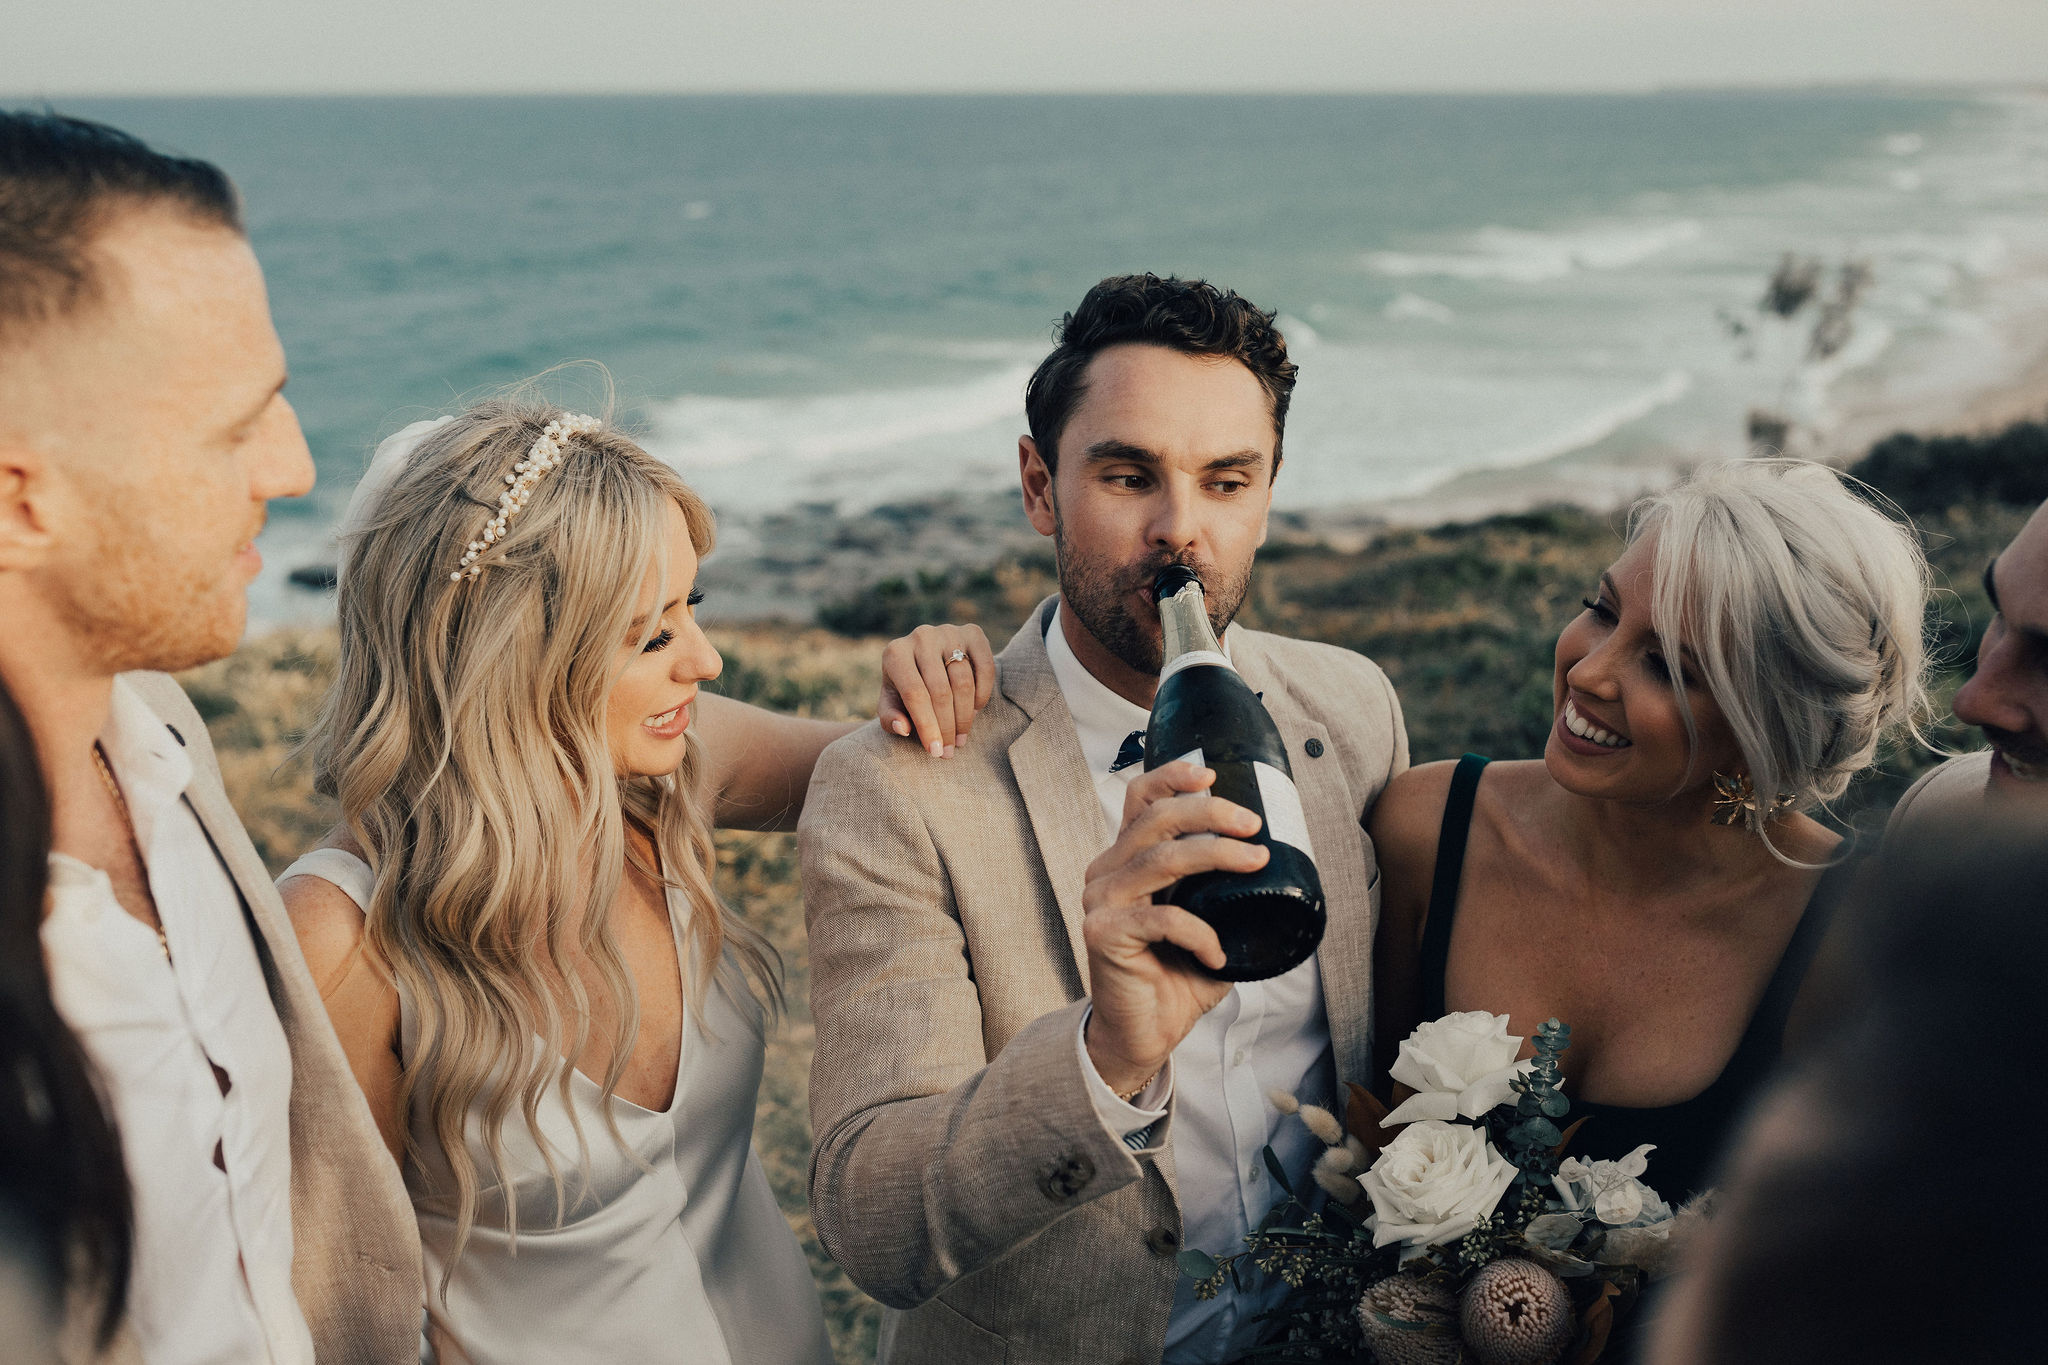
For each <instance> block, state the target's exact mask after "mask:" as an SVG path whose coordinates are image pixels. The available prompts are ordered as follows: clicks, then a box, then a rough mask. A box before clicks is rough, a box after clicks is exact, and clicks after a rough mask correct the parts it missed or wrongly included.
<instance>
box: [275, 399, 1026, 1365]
mask: <svg viewBox="0 0 2048 1365" xmlns="http://www.w3.org/2000/svg"><path fill="white" fill-rule="evenodd" d="M711 541H712V518H711V513H710V510H709V509H708V508H707V507H706V506H705V504H704V503H703V501H702V500H701V499H699V498H698V497H697V495H696V494H695V493H693V492H691V490H690V489H689V488H688V487H687V486H686V485H685V484H684V483H683V482H682V480H681V479H680V478H679V477H677V475H676V474H675V472H674V471H673V470H671V469H670V468H669V467H668V466H666V465H664V464H662V463H661V462H660V461H658V460H656V459H654V458H652V457H651V456H649V455H648V454H646V452H644V451H643V450H641V449H640V447H639V446H637V445H636V444H634V442H633V441H631V440H630V439H628V438H627V437H626V436H624V435H623V434H621V433H620V432H618V431H617V430H615V429H613V428H612V427H610V426H608V425H606V424H605V423H603V422H600V421H597V420H596V419H593V418H587V417H578V416H574V415H571V414H568V413H565V412H562V411H561V410H559V409H557V408H554V407H552V406H549V405H547V404H544V403H539V402H536V401H531V400H528V399H524V398H511V399H501V400H494V401H490V402H486V403H483V404H481V405H479V406H477V407H474V408H472V409H470V410H469V411H467V412H464V413H462V414H460V415H459V416H455V417H450V418H442V419H441V420H440V421H438V422H434V423H416V424H414V425H413V426H412V427H409V428H407V429H406V430H405V431H404V432H401V433H399V434H398V435H397V436H395V437H393V438H392V439H391V440H390V441H387V442H386V443H385V445H384V447H383V448H382V449H380V451H379V453H378V457H377V459H376V461H374V462H373V464H372V467H371V471H370V473H369V474H368V475H366V476H365V479H364V485H363V487H362V488H361V489H360V490H359V491H358V494H357V497H356V500H355V502H354V503H353V504H352V505H351V508H350V511H349V514H348V516H347V518H346V519H345V522H344V528H343V544H342V561H341V584H340V603H339V607H340V618H341V661H340V668H339V672H338V676H337V678H336V681H335V684H334V687H333V690H332V692H331V693H330V694H329V696H328V698H327V702H326V705H325V708H324V710H323V711H322V713H321V716H320V719H319V722H318V724H317V727H316V729H315V731H314V734H313V737H312V741H311V743H312V750H313V754H314V760H315V767H316V783H317V785H318V787H319V788H320V790H322V791H324V792H326V793H328V794H330V795H332V796H334V797H336V798H337V799H338V801H339V802H340V805H341V810H342V815H343V819H344V831H345V832H344V831H338V832H337V834H336V835H335V836H334V837H332V838H330V840H329V841H328V846H326V847H323V848H320V849H317V850H315V851H314V852H312V853H310V854H308V855H307V856H306V857H304V858H302V859H300V860H299V861H298V862H297V863H295V864H293V866H292V867H290V868H289V869H287V870H286V872H285V874H284V876H283V877H282V878H281V879H280V885H281V889H282V892H283V895H284V899H285V902H286V904H287V906H288V907H289V908H290V910H291V912H292V918H293V923H294V925H295V927H296V928H297V930H298V933H299V937H300V941H301V943H302V945H303V947H304V949H305V955H306V958H307V962H308V964H309V966H310V967H311V968H312V971H313V975H314V979H315V980H316V981H318V982H319V983H320V987H321V995H322V998H323V1000H324V1001H325V1003H326V1005H327V1008H328V1012H329V1014H330V1016H331V1017H332V1019H333V1021H334V1024H335V1028H336V1030H337V1032H338V1033H339V1034H340V1037H341V1041H342V1045H343V1048H344V1050H345V1051H346V1052H347V1054H348V1057H349V1060H350V1065H351V1067H352V1068H353V1070H354V1072H355V1075H356V1078H357V1080H358V1082H359V1083H360V1085H361V1086H362V1089H363V1092H364V1094H365V1096H366V1097H367V1098H368V1100H369V1103H370V1108H371V1110H372V1112H373V1114H374V1115H375V1117H376V1119H377V1123H378V1126H379V1128H380V1130H381V1131H382V1133H383V1134H384V1138H385V1141H386V1142H387V1143H388V1144H389V1146H390V1148H391V1152H392V1155H393V1157H394V1158H396V1159H397V1160H398V1161H399V1163H400V1165H401V1167H402V1169H403V1171H404V1174H405V1180H406V1185H407V1188H408V1189H409V1191H410V1192H411V1194H412V1198H413V1205H414V1210H415V1212H416V1214H417V1216H418V1220H419V1226H420V1234H421V1239H422V1244H423V1249H424V1252H425V1257H424V1263H425V1267H426V1284H425V1286H424V1290H425V1295H426V1302H427V1309H428V1318H429V1322H428V1337H429V1338H430V1340H431V1343H432V1345H433V1346H434V1348H435V1351H436V1355H437V1358H438V1359H439V1360H441V1361H443V1362H451V1361H469V1362H477V1365H485V1363H487V1362H506V1361H527V1360H532V1361H539V1360H545V1361H549V1362H564V1361H591V1362H598V1361H606V1362H610V1361H627V1360H630V1361H635V1362H652V1361H674V1362H683V1361H689V1362H720V1363H723V1362H734V1363H735V1365H796V1363H797V1362H804V1363H805V1365H821V1363H822V1362H829V1361H830V1360H831V1349H830V1345H829V1342H828V1340H827V1337H826V1334H825V1327H824V1322H823V1318H822V1315H821V1313H820V1311H819V1307H818V1301H817V1297H816V1292H815V1289H814V1288H813V1284H812V1280H811V1275H810V1271H809V1268H808V1266H807V1265H806V1262H805V1259H804V1256H803V1252H802V1250H801V1249H800V1248H799V1246H798V1245H797V1242H796V1239H795V1238H794V1236H793V1235H792V1234H791V1232H790V1229H789V1226H788V1224H787V1223H786V1222H785V1221H784V1219H783V1217H782V1214H781V1212H780V1210H779V1209H778V1208H777V1206H776V1203H775V1199H774V1197H773V1195H772V1194H771V1192H770V1190H769V1187H768V1183H767V1180H766V1177H765V1176H764V1174H763V1172H762V1169H761V1165H760V1162H759V1160H758V1158H757V1157H756V1156H755V1155H754V1153H753V1149H752V1133H753V1117H754V1105H755V1098H756V1091H757V1090H758V1087H759V1083H760V1078H761V1066H762V1051H763V1043H764V1038H765V1035H766V1031H767V1028H768V1025H769V1022H770V1020H771V1018H772V1017H773V1015H774V1013H775V1011H776V1008H777V1007H778V1006H779V1004H780V984H779V979H778V968H779V964H778V963H777V961H776V959H775V953H774V950H773V949H772V948H771V947H770V946H769V944H768V943H767V942H766V940H764V939H763V938H762V937H761V935H760V934H759V933H757V932H756V931H754V930H753V929H751V928H750V927H749V926H748V925H747V924H746V923H745V922H744V921H743V920H741V919H740V918H739V917H738V916H736V915H734V914H733V913H732V912H731V911H730V910H728V909H727V908H726V907H725V906H724V905H722V904H721V903H720V901H719V898H718V895H717V893H716V891H715V890H714V887H713V881H712V878H713V872H714V869H715V852H714V849H713V845H712V838H711V831H712V827H713V825H714V824H721V825H731V826H737V827H743V828H751V829H783V828H791V827H793V826H794V823H795V818H796V815H797V812H798V809H799V808H800V806H801V804H802V801H803V794H804V790H805V787H806V785H807V784H808V782H809V778H810V771H811V767H812V765H813V763H814V761H815V760H816V758H817V755H818V752H819V751H820V750H821V749H822V748H823V747H824V745H825V744H827V743H829V742H830V741H831V740H832V739H835V738H837V737H838V736H839V735H841V734H843V733H845V732H846V731H847V730H848V729H850V728H851V727H850V726H847V725H840V724H831V723H825V722H818V721H807V720H798V719H795V718H793V717H782V716H774V715H771V714H769V713H767V712H764V711H760V710H757V709H756V708H753V707H748V706H743V705H741V704H739V703H737V702H733V701H730V700H726V699H723V698H719V697H715V696H713V695H711V694H709V693H702V692H700V688H701V686H702V685H703V684H705V683H708V682H710V681H711V680H712V679H714V678H716V677H717V676H718V674H719V671H720V667H721V664H720V660H719V656H718V652H717V651H716V650H715V649H714V648H713V647H712V645H711V643H710V641H709V640H707V639H706V638H705V635H704V633H703V631H702V630H701V629H700V628H699V626H698V624H697V621H696V614H695V608H696V604H697V603H698V602H699V601H700V600H701V597H702V594H701V593H700V592H699V591H698V590H697V588H696V578H697V569H698V564H699V560H700V557H701V556H702V555H703V554H704V553H705V552H706V551H708V550H709V549H710V548H711ZM941 650H946V651H948V652H949V653H950V654H951V657H950V658H947V659H945V660H944V661H943V662H942V661H941V658H940V651H941ZM922 667H929V668H932V669H936V670H937V671H939V672H941V673H944V672H946V671H948V670H954V669H959V668H968V669H971V670H972V671H973V673H974V674H975V677H974V679H973V681H974V682H975V683H978V684H980V685H982V686H984V687H985V686H987V685H988V684H989V683H990V682H991V681H992V678H993V663H992V660H991V658H990V656H989V652H988V648H987V642H986V640H985V639H983V638H982V636H981V632H980V631H979V630H978V629H976V628H973V627H968V628H966V629H965V630H962V629H959V628H954V627H923V628H920V630H919V632H918V636H917V638H916V640H915V642H914V644H910V643H906V642H899V644H898V645H897V646H892V647H891V650H890V652H889V655H888V657H887V661H886V663H885V670H886V672H887V675H888V677H889V679H890V681H891V683H893V684H898V685H900V686H901V687H902V688H903V689H904V690H905V692H906V693H921V692H922V690H923V689H922V686H921V684H920V683H919V681H918V679H919V670H920V668H922ZM960 680H961V682H962V683H963V684H964V683H966V682H967V681H968V680H967V678H966V677H965V675H960ZM967 690H968V692H969V693H970V695H971V693H972V690H973V689H972V688H971V687H969V688H967ZM903 709H904V708H903V706H902V698H901V697H898V696H896V695H895V694H893V693H892V692H891V691H890V689H889V685H888V684H885V689H884V699H883V710H884V713H885V715H894V716H895V718H896V719H897V721H898V724H897V725H896V726H895V727H894V728H896V729H897V730H898V732H899V733H907V732H908V730H909V728H910V727H909V725H908V723H907V721H905V720H904V719H903V718H902V716H901V715H900V713H901V711H902V710H903ZM909 709H911V710H915V709H916V708H915V707H914V706H913V707H911V708H909ZM921 720H922V721H928V720H929V717H921ZM920 728H921V729H923V730H925V732H926V734H927V736H931V735H935V734H936V733H937V731H936V729H935V728H934V727H932V726H930V725H929V724H921V725H920ZM945 737H946V738H947V739H948V740H950V738H951V737H952V727H950V726H949V727H947V728H946V730H945Z"/></svg>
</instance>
